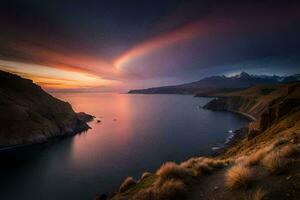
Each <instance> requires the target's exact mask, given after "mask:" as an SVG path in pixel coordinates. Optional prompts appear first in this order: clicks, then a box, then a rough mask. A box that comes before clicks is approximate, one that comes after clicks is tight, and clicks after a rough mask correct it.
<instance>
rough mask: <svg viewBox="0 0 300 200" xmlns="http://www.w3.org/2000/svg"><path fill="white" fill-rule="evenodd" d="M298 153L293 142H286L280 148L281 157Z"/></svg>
mask: <svg viewBox="0 0 300 200" xmlns="http://www.w3.org/2000/svg"><path fill="white" fill-rule="evenodd" d="M297 153H298V147H297V146H296V145H295V144H288V145H286V146H284V147H282V148H281V149H280V154H281V156H283V157H286V158H288V157H291V156H294V155H296V154H297Z"/></svg>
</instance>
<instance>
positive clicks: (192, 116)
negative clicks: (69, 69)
mask: <svg viewBox="0 0 300 200" xmlns="http://www.w3.org/2000/svg"><path fill="white" fill-rule="evenodd" d="M54 95H55V96H56V97H58V98H60V99H63V100H65V101H68V102H70V103H71V104H72V105H73V108H74V109H75V110H76V111H85V112H87V113H90V114H92V115H94V116H96V117H97V118H99V119H100V120H101V123H96V122H95V121H94V122H91V123H90V126H91V127H92V128H93V129H92V130H89V131H88V132H86V133H82V134H79V135H76V136H74V137H69V138H65V139H63V140H58V141H53V142H50V143H48V144H45V145H35V146H31V147H27V148H20V149H18V150H14V151H10V152H1V153H0V158H1V164H0V166H1V172H0V199H5V200H10V199H18V200H19V199H30V200H35V199H46V200H48V199H49V200H50V199H51V200H53V199H55V200H65V199H72V200H74V199H75V200H77V199H78V200H79V199H80V200H84V199H91V198H92V197H93V196H94V195H95V194H99V193H106V192H112V191H113V190H115V189H117V186H118V185H119V184H120V182H121V181H122V180H123V179H124V178H125V177H126V176H129V175H131V176H134V177H136V178H138V177H139V176H140V175H141V174H142V172H144V171H145V170H149V171H154V170H155V169H157V168H158V167H159V166H160V165H161V164H162V163H163V162H165V161H167V160H172V161H177V162H179V161H182V160H185V159H187V158H189V157H191V156H198V155H202V154H208V153H211V152H212V151H211V147H212V146H214V145H216V144H217V143H222V142H223V141H224V140H225V139H226V138H227V137H228V136H229V133H228V130H231V129H236V128H239V127H241V126H243V125H245V123H247V120H246V119H244V118H241V117H240V116H237V115H235V114H232V113H227V112H212V111H208V110H203V109H201V108H199V105H204V104H205V103H206V102H208V101H209V99H206V98H194V97H192V96H183V95H127V94H98V93H86V94H54Z"/></svg>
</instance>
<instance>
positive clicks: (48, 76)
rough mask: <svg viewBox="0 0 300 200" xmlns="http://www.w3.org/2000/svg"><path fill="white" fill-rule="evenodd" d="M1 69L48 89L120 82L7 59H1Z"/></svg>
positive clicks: (87, 86)
mask: <svg viewBox="0 0 300 200" xmlns="http://www.w3.org/2000/svg"><path fill="white" fill-rule="evenodd" d="M0 70H4V71H9V72H12V73H15V74H18V75H20V76H23V77H25V78H28V79H31V80H33V82H35V83H37V84H39V85H41V86H43V87H45V88H47V89H78V88H89V87H99V86H113V85H116V84H118V82H117V81H113V80H106V79H102V78H101V77H99V76H96V75H92V74H89V73H84V72H78V71H70V70H67V69H61V68H53V67H49V66H45V65H37V64H28V63H21V62H13V61H5V60H0Z"/></svg>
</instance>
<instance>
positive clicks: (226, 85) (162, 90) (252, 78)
mask: <svg viewBox="0 0 300 200" xmlns="http://www.w3.org/2000/svg"><path fill="white" fill-rule="evenodd" d="M293 81H300V74H294V75H291V76H277V75H273V76H269V75H250V74H248V73H246V72H241V73H240V74H238V75H235V76H230V77H227V76H224V75H221V76H210V77H206V78H203V79H201V80H199V81H195V82H191V83H185V84H180V85H171V86H163V87H153V88H147V89H139V90H130V91H129V92H128V93H130V94H197V95H199V96H205V95H209V94H212V93H217V92H226V91H234V90H238V89H243V88H249V87H252V86H255V85H258V84H267V83H281V82H282V83H286V82H293Z"/></svg>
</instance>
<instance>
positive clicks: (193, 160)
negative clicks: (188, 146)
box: [180, 157, 204, 168]
mask: <svg viewBox="0 0 300 200" xmlns="http://www.w3.org/2000/svg"><path fill="white" fill-rule="evenodd" d="M203 159H204V158H203V157H195V158H190V159H189V160H187V161H184V162H182V163H180V166H181V167H184V168H193V167H194V166H195V165H196V164H197V163H199V162H201V161H202V160H203Z"/></svg>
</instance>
